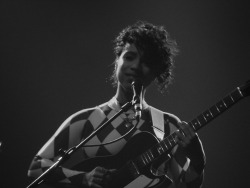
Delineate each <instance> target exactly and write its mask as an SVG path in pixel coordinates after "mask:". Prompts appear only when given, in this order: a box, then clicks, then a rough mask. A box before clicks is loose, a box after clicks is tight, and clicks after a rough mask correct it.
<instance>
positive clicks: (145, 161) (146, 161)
mask: <svg viewBox="0 0 250 188" xmlns="http://www.w3.org/2000/svg"><path fill="white" fill-rule="evenodd" d="M141 156H142V159H143V160H144V163H145V165H147V164H148V160H147V158H146V157H145V155H144V153H143V154H142V155H141Z"/></svg>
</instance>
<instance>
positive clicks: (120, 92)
mask: <svg viewBox="0 0 250 188" xmlns="http://www.w3.org/2000/svg"><path fill="white" fill-rule="evenodd" d="M145 93H146V89H143V91H142V94H141V95H142V96H141V99H142V101H144V96H145ZM133 96H134V93H133V91H132V89H129V90H128V89H125V88H124V87H122V86H121V85H120V84H118V85H117V90H116V94H115V97H116V99H117V101H118V102H119V103H120V105H124V104H125V103H127V102H130V101H131V100H132V99H133Z"/></svg>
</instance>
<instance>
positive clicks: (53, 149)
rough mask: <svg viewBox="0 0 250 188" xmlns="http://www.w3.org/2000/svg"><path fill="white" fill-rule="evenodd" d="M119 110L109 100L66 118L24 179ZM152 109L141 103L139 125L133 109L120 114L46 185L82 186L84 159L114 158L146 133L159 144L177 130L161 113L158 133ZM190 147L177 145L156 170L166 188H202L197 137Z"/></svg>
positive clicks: (169, 117) (175, 123)
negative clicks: (130, 142)
mask: <svg viewBox="0 0 250 188" xmlns="http://www.w3.org/2000/svg"><path fill="white" fill-rule="evenodd" d="M120 109H121V107H120V105H119V103H118V102H117V100H116V99H115V98H112V99H111V100H110V101H109V102H106V103H104V104H102V105H99V106H97V107H94V108H89V109H84V110H81V111H79V112H77V113H75V114H73V115H72V116H70V117H69V118H68V119H66V121H64V123H63V124H62V125H61V126H60V127H59V128H58V130H57V131H56V132H55V134H54V135H53V136H52V137H51V138H50V139H49V141H48V142H47V143H46V144H45V145H44V146H43V147H42V148H41V149H40V151H39V152H38V153H37V155H36V156H35V157H34V159H33V161H32V163H31V165H30V168H29V171H28V176H29V177H33V178H37V177H38V176H39V175H41V174H42V173H43V172H44V171H45V170H47V169H48V168H49V167H50V166H51V165H52V164H53V163H54V162H55V161H56V160H57V159H58V157H60V151H59V150H60V149H63V150H67V149H69V148H71V147H73V146H76V145H78V144H79V143H80V142H81V141H82V140H83V139H84V138H86V137H87V136H89V135H90V134H91V133H92V132H93V131H94V130H95V129H96V128H98V127H99V126H100V125H102V124H103V123H104V122H106V121H107V120H108V119H110V118H111V117H113V116H114V115H115V114H116V113H117V112H118V111H119V110H120ZM152 109H154V108H153V107H151V106H149V105H148V104H147V103H146V102H144V103H143V110H142V116H141V119H140V121H139V122H137V120H135V119H134V110H133V108H131V109H130V110H128V111H127V112H125V113H122V114H121V115H120V116H118V117H117V118H116V119H115V120H114V121H112V122H111V123H110V124H109V125H107V126H106V127H105V128H104V129H102V130H101V131H100V132H99V133H98V134H97V135H95V136H94V137H93V138H92V139H91V140H89V141H88V142H87V143H86V145H96V146H93V147H82V148H80V149H78V150H77V151H76V152H74V153H73V155H71V157H70V159H68V160H67V161H66V162H65V163H64V164H63V166H60V167H58V168H57V169H56V172H55V173H54V174H53V175H51V178H49V179H48V184H51V185H54V186H55V187H56V186H60V187H63V185H75V186H80V185H82V181H83V174H84V173H85V171H84V170H86V169H81V165H82V164H83V163H84V161H86V160H87V159H89V158H93V157H95V156H112V155H115V154H117V153H119V151H121V150H122V148H123V147H124V146H125V145H126V143H127V142H128V141H129V140H130V139H131V137H133V136H134V135H137V134H138V133H141V132H150V133H151V134H153V135H155V136H156V137H157V138H158V139H159V140H161V139H162V138H163V136H168V135H169V134H172V133H173V132H174V131H176V130H177V128H178V122H180V120H179V118H177V117H176V116H175V115H173V114H170V113H166V112H161V111H160V112H161V113H162V115H163V116H162V117H163V124H164V125H163V126H164V127H163V130H159V128H157V127H156V128H157V129H156V128H155V126H154V121H152ZM133 125H136V128H135V129H133V130H132V132H131V133H130V134H128V135H127V136H125V137H124V138H122V139H120V140H119V141H117V142H114V143H111V144H107V145H105V144H104V143H107V142H110V141H112V140H115V139H117V138H119V137H121V136H122V135H124V134H126V133H127V132H128V131H129V130H130V129H131V128H132V127H133ZM157 130H158V131H157ZM163 131H164V132H163ZM159 133H160V134H159ZM102 144H104V145H102ZM191 145H192V146H190V147H189V146H188V148H187V149H184V148H182V147H180V146H178V145H177V146H175V147H174V148H173V150H172V151H171V156H172V157H171V159H170V161H169V162H168V163H166V164H165V163H163V164H162V165H161V166H160V167H159V168H158V169H157V172H156V173H157V174H162V173H164V174H165V175H166V176H168V178H169V179H170V180H172V183H171V184H170V185H169V186H168V187H169V188H170V187H200V185H201V184H202V180H203V170H204V165H205V155H204V151H203V148H202V145H201V142H200V140H199V138H198V137H196V138H195V139H194V141H192V144H191Z"/></svg>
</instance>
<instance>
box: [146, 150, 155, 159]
mask: <svg viewBox="0 0 250 188" xmlns="http://www.w3.org/2000/svg"><path fill="white" fill-rule="evenodd" d="M148 152H149V154H150V155H151V157H152V160H154V159H155V157H154V155H153V153H152V150H148Z"/></svg>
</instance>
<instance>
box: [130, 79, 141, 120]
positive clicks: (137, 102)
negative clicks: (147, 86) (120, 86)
mask: <svg viewBox="0 0 250 188" xmlns="http://www.w3.org/2000/svg"><path fill="white" fill-rule="evenodd" d="M131 86H132V89H133V93H134V96H133V100H132V104H133V105H134V109H135V118H136V120H137V121H139V120H140V118H141V111H142V104H141V92H142V90H143V85H142V83H141V82H140V81H133V82H132V84H131Z"/></svg>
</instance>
